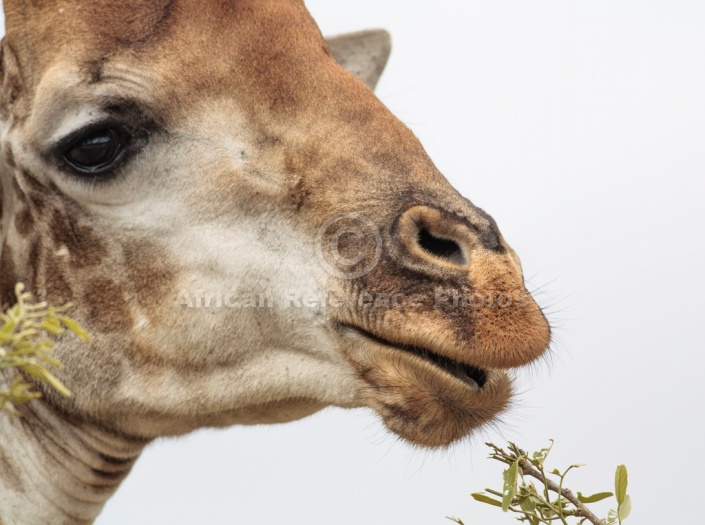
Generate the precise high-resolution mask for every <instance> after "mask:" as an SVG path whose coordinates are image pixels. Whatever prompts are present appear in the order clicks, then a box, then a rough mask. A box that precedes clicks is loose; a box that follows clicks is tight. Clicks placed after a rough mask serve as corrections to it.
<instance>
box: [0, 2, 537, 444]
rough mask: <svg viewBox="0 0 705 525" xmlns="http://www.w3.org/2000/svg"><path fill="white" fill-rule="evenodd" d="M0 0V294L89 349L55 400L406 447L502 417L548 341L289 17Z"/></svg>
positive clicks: (241, 8)
mask: <svg viewBox="0 0 705 525" xmlns="http://www.w3.org/2000/svg"><path fill="white" fill-rule="evenodd" d="M4 4H5V10H6V19H7V35H6V37H5V39H4V41H3V44H2V84H3V85H2V92H1V94H0V97H1V100H0V120H1V122H0V132H1V145H2V153H1V159H0V162H1V166H0V183H1V184H0V193H1V197H2V201H1V202H2V230H1V233H0V242H1V244H0V250H1V259H0V292H2V299H3V303H8V302H10V301H11V299H12V297H11V291H12V289H13V286H14V284H15V282H16V281H23V282H25V283H26V284H27V286H28V288H29V289H30V290H31V291H32V292H34V293H35V294H36V295H37V296H39V297H40V298H42V299H45V300H47V301H50V302H51V303H53V304H62V303H64V302H67V301H72V302H73V303H75V305H76V307H75V309H74V311H73V315H74V317H76V318H77V319H78V320H79V321H80V322H81V323H82V324H83V325H85V327H86V328H87V329H88V331H89V332H90V333H91V334H92V336H93V340H92V343H91V344H90V345H78V344H73V343H72V342H71V341H68V340H66V341H61V342H60V344H59V345H58V350H57V351H58V356H59V358H60V359H61V360H62V361H63V362H64V364H65V367H64V369H63V370H62V371H61V373H60V377H61V379H62V380H63V381H64V382H65V383H66V384H67V385H68V387H69V388H70V389H71V390H72V391H73V392H74V396H73V397H72V398H70V399H59V398H58V397H54V396H52V394H51V393H50V392H47V400H48V402H49V403H52V404H54V406H56V407H57V408H59V409H60V410H61V411H62V413H65V414H67V417H71V418H73V419H75V420H79V421H85V422H93V423H96V424H98V425H100V426H101V427H103V428H108V429H114V430H115V431H118V432H121V433H122V434H125V435H133V436H139V437H145V438H152V437H156V436H160V435H167V434H172V435H173V434H180V433H184V432H188V431H190V430H192V429H195V428H198V427H201V426H224V425H230V424H236V423H269V422H280V421H288V420H292V419H296V418H299V417H303V416H305V415H307V414H310V413H312V412H314V411H316V410H319V409H320V408H322V407H324V406H328V405H335V406H342V407H357V406H369V407H371V408H373V409H374V410H375V411H376V412H377V413H378V414H379V415H380V416H381V417H382V419H383V421H384V423H385V424H386V425H387V426H388V428H389V429H391V430H392V431H393V432H395V433H396V434H398V435H400V436H401V437H403V438H405V439H406V440H408V441H410V442H413V443H416V444H420V445H424V446H442V445H446V444H448V443H451V442H453V441H455V440H457V439H459V438H462V437H463V436H465V435H467V434H468V433H470V432H471V431H472V430H473V429H475V428H477V427H479V426H481V425H483V424H484V423H486V422H488V421H490V420H492V419H493V418H494V417H495V416H496V415H497V414H498V413H499V412H501V411H502V410H503V409H505V408H506V407H507V404H508V401H509V398H510V394H511V382H510V380H509V379H508V376H507V374H506V370H507V369H511V368H514V367H518V366H521V365H524V364H526V363H529V362H531V361H533V360H535V359H536V358H537V357H539V356H540V355H541V354H542V352H544V350H545V349H546V347H547V346H548V343H549V328H548V325H547V323H546V321H545V319H544V316H543V315H542V313H541V310H540V309H539V307H538V306H537V305H536V303H535V302H534V301H533V299H532V298H531V297H530V296H529V294H528V293H527V292H526V290H525V288H524V284H523V277H522V272H521V267H520V263H519V259H518V258H517V256H516V254H515V253H514V252H513V251H512V249H511V248H510V247H509V245H508V244H507V243H506V242H505V240H504V239H503V237H502V235H501V234H500V232H499V230H498V228H497V225H496V224H495V222H494V221H493V220H492V218H491V217H490V216H489V215H487V214H486V213H485V212H483V211H482V210H481V209H479V208H477V207H476V206H474V205H473V204H472V203H471V202H470V201H468V200H467V199H465V198H463V197H462V196H461V195H460V194H458V192H457V191H455V190H454V189H453V188H452V187H451V186H450V184H449V183H448V182H447V181H446V180H445V178H444V177H443V175H442V174H441V173H439V171H438V170H437V169H436V168H435V166H434V165H433V163H432V162H431V160H430V159H429V158H428V156H427V155H426V153H425V152H424V150H423V148H422V146H421V145H420V144H419V142H418V141H417V139H416V138H415V137H414V135H413V134H412V133H411V132H410V131H409V130H408V129H407V128H406V127H405V126H404V125H403V124H402V123H400V122H399V121H398V120H397V119H396V118H395V117H394V116H393V115H392V114H391V113H390V112H389V111H388V110H387V109H386V108H385V106H384V105H383V104H382V103H381V102H380V101H379V100H378V99H377V98H376V97H375V96H374V94H373V93H372V91H371V90H370V89H369V87H368V86H367V85H365V84H364V83H363V82H361V81H360V80H358V79H356V78H355V77H354V76H353V75H352V74H350V73H349V72H348V71H346V70H345V69H344V68H343V67H341V66H340V65H339V64H338V63H336V61H335V60H334V58H333V57H332V56H331V49H333V50H334V51H335V47H334V46H331V47H328V46H327V45H326V42H325V41H324V39H323V38H322V37H321V34H320V32H319V30H318V28H317V27H316V25H315V23H314V22H313V20H312V19H311V18H310V16H309V14H308V12H307V11H306V9H305V7H304V5H303V1H301V0H237V1H236V0H232V1H227V2H216V1H213V0H211V1H208V0H158V1H155V0H131V1H129V2H114V1H107V0H91V1H90V2H89V1H85V2H83V1H78V2H77V1H67V0H66V1H64V0H47V1H45V2H30V1H26V0H6V1H5V2H4ZM341 53H343V54H344V51H341ZM372 78H374V74H373V75H372Z"/></svg>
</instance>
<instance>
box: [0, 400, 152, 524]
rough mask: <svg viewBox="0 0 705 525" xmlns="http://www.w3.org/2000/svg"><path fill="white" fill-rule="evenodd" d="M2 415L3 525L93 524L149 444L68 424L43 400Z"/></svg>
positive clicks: (0, 508) (0, 488)
mask: <svg viewBox="0 0 705 525" xmlns="http://www.w3.org/2000/svg"><path fill="white" fill-rule="evenodd" d="M17 408H18V411H19V415H8V414H0V524H4V525H10V524H20V523H21V524H25V525H34V524H40V523H52V524H57V525H59V524H67V525H68V524H72V525H73V524H78V523H81V524H84V523H93V521H94V520H95V518H96V517H97V516H98V514H99V513H100V511H101V509H102V508H103V506H104V504H105V502H106V501H107V500H108V498H109V497H110V496H111V495H112V494H113V493H114V492H115V490H117V488H118V485H119V484H120V482H122V480H123V479H124V478H125V477H126V476H127V474H128V473H129V471H130V469H131V467H132V465H133V464H134V462H135V460H136V459H137V457H138V456H139V454H140V453H141V451H142V450H143V449H144V447H145V445H146V441H138V440H131V439H126V438H123V437H119V436H116V435H114V434H111V433H109V432H107V431H104V430H101V429H98V428H96V427H93V426H90V425H87V424H77V423H69V422H67V421H66V420H65V418H62V417H61V416H60V415H59V414H58V413H57V412H56V411H54V410H53V409H52V408H51V407H49V406H48V405H47V404H45V403H43V402H42V401H41V400H38V401H33V402H31V403H28V404H25V405H21V406H19V407H17Z"/></svg>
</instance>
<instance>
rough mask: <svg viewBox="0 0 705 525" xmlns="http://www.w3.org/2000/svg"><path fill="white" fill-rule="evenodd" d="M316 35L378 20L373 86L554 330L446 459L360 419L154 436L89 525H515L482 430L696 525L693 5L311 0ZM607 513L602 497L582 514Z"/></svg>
mask: <svg viewBox="0 0 705 525" xmlns="http://www.w3.org/2000/svg"><path fill="white" fill-rule="evenodd" d="M307 5H308V7H309V8H310V10H311V11H312V13H313V15H314V17H315V18H316V19H317V21H318V23H319V25H320V26H321V28H322V30H323V32H324V33H325V34H335V33H340V32H346V31H352V30H357V29H363V28H369V27H384V28H387V29H388V30H390V31H391V33H392V35H393V39H394V49H393V54H392V58H391V61H390V64H389V67H388V69H387V72H386V73H385V75H384V76H383V79H382V81H381V83H380V85H379V87H378V95H379V96H380V98H381V99H382V101H383V102H385V103H386V104H387V105H388V106H389V107H390V108H391V109H392V111H393V112H395V113H396V114H397V115H398V116H399V117H400V118H401V120H403V121H404V122H405V123H406V124H408V125H409V126H410V127H411V128H412V129H413V130H414V131H415V132H416V133H417V135H418V136H419V137H420V138H421V140H422V142H423V143H424V144H425V146H426V148H427V150H428V151H429V153H430V154H431V157H432V158H433V159H434V160H435V162H436V163H437V165H438V166H439V168H440V169H441V170H442V171H443V172H444V173H445V174H446V176H447V178H448V179H449V180H450V181H451V183H452V184H453V185H455V186H456V187H457V188H459V189H460V190H461V192H462V193H463V194H464V195H465V196H467V197H469V198H470V199H471V200H472V201H473V202H474V203H475V204H477V205H479V206H480V207H482V208H484V209H486V210H487V211H488V212H489V213H491V214H492V215H493V216H494V218H495V219H496V220H497V222H498V223H499V225H500V228H501V229H502V231H503V233H504V235H505V237H506V238H507V239H508V240H509V242H510V243H511V244H512V245H513V247H514V248H515V249H516V250H517V252H518V253H519V255H520V256H521V258H522V261H523V264H524V269H525V273H526V276H527V278H528V280H529V283H530V286H531V288H532V289H534V290H538V293H537V298H538V299H539V301H540V302H541V303H542V304H543V305H544V306H545V307H546V309H547V311H548V315H549V317H550V319H551V320H552V322H553V325H554V327H555V335H556V337H555V343H554V345H553V355H552V357H551V359H550V362H549V363H547V364H543V365H540V366H538V367H536V368H534V369H533V370H531V371H530V372H528V373H524V374H521V380H520V384H521V388H520V389H521V394H520V397H519V398H518V400H517V402H516V405H515V407H514V409H513V410H512V411H511V412H510V413H509V414H507V415H506V417H505V418H504V420H503V423H502V424H500V425H498V428H495V429H489V430H487V431H486V432H485V433H484V434H481V435H478V436H476V437H475V438H474V439H472V440H470V441H468V442H465V443H461V444H459V445H457V446H455V447H454V448H452V449H451V450H449V451H447V452H444V453H429V452H425V451H419V450H414V449H412V448H410V447H408V446H406V445H405V444H403V443H401V442H399V441H398V440H397V439H396V438H394V437H392V436H389V435H388V434H387V433H386V432H385V431H384V429H383V427H382V426H381V425H380V424H379V423H378V422H377V418H376V417H375V416H374V415H373V414H371V413H370V412H369V411H365V410H360V411H350V412H346V411H342V410H332V409H331V410H326V411H324V412H322V413H320V414H318V415H315V416H313V417H311V418H309V419H306V420H304V421H300V422H296V423H292V424H288V425H283V426H279V427H260V428H232V429H230V430H227V431H201V432H198V433H196V434H194V435H191V436H189V437H187V438H183V439H178V440H164V441H160V442H158V443H156V444H154V445H153V446H151V447H150V448H149V449H148V451H147V452H146V453H145V454H144V456H143V457H142V458H141V459H140V461H139V462H138V464H137V466H136V467H135V469H134V471H133V473H132V475H131V476H130V478H129V479H128V481H127V482H126V483H125V484H124V485H123V486H122V487H121V488H120V490H119V492H118V493H117V495H116V496H115V497H114V498H113V499H112V500H111V501H110V502H109V503H108V505H107V507H106V509H105V512H104V514H103V515H102V517H101V518H100V519H99V521H98V523H99V524H100V525H123V524H134V525H141V524H145V525H160V524H168V525H172V524H265V523H266V524H273V523H286V524H292V523H301V524H304V523H305V524H333V523H334V524H336V525H347V524H360V523H370V524H383V523H393V524H404V525H433V524H438V525H441V524H444V523H450V522H447V521H445V520H444V516H446V515H457V516H460V517H462V518H463V519H464V520H465V522H466V524H467V525H472V524H482V525H492V524H498V525H501V524H509V523H513V522H514V521H513V519H512V517H511V516H503V515H501V511H499V510H498V509H495V508H489V507H488V508H485V506H484V505H481V504H479V503H475V502H473V501H472V500H471V499H470V497H469V493H470V492H471V491H476V490H481V489H483V488H484V487H487V486H494V487H497V486H499V485H501V480H500V471H501V467H500V466H499V465H498V464H494V463H493V462H490V461H489V460H487V459H485V456H486V452H487V451H486V449H485V447H484V446H483V445H482V442H483V441H484V440H487V439H491V440H494V441H497V442H504V440H506V439H512V440H518V441H519V442H520V443H521V444H523V445H525V446H527V447H532V448H540V447H542V446H544V445H546V443H547V440H548V439H549V438H555V439H556V440H557V444H556V447H555V451H554V453H553V456H552V459H553V462H554V463H555V466H561V467H563V466H567V465H568V464H570V463H574V462H580V463H587V464H588V466H587V467H584V468H583V469H581V470H579V471H578V472H576V473H575V475H573V477H572V479H571V478H569V483H568V484H569V485H574V486H575V487H576V488H577V489H579V490H582V491H584V492H591V491H598V490H611V487H612V483H613V474H614V468H615V466H616V465H617V464H618V463H625V464H626V465H627V466H628V468H629V473H630V491H629V492H630V493H631V495H632V501H633V506H634V511H633V514H632V517H631V518H630V520H629V521H627V523H630V522H631V523H634V524H635V525H637V524H641V525H649V524H689V523H695V522H696V520H697V518H696V517H695V511H694V510H688V507H689V505H692V506H693V507H696V506H697V505H699V504H700V502H701V499H702V496H701V495H702V490H701V489H700V488H699V483H701V473H702V470H703V467H705V461H704V460H703V453H702V444H703V438H704V434H705V431H704V430H703V419H704V418H703V412H704V411H703V408H704V407H703V404H704V403H703V395H704V394H705V387H704V386H703V381H702V377H703V374H704V373H705V357H704V355H703V354H704V350H705V347H704V345H703V338H702V333H703V329H704V328H705V278H704V277H703V268H705V240H704V239H705V212H704V211H703V203H705V3H703V2H700V1H697V0H693V1H690V2H688V1H670V2H666V1H661V2H658V1H649V0H639V1H636V0H634V1H614V0H590V1H584V0H581V1H573V0H571V1H568V0H555V1H512V2H510V1H502V0H492V1H490V0H484V1H481V2H478V1H462V2H461V1H459V0H435V1H434V2H430V1H425V2H420V1H411V0H407V1H404V2H401V1H397V2H392V1H380V0H374V1H373V0H357V1H355V2H352V1H350V2H331V1H330V0H315V1H309V2H307ZM598 509H600V511H601V512H602V511H603V510H604V514H605V515H606V508H604V509H603V508H602V507H599V506H598Z"/></svg>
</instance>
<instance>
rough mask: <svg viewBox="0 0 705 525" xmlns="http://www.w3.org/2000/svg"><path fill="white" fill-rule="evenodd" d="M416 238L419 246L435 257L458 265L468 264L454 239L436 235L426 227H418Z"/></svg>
mask: <svg viewBox="0 0 705 525" xmlns="http://www.w3.org/2000/svg"><path fill="white" fill-rule="evenodd" d="M417 240H418V243H419V246H421V248H423V249H424V250H425V251H426V252H427V253H429V254H431V255H433V256H435V257H438V258H440V259H444V260H446V261H449V262H452V263H453V264H457V265H460V266H466V265H467V264H468V261H467V259H466V257H465V254H464V253H463V250H462V249H461V248H460V245H459V244H458V243H457V242H455V241H452V240H450V239H444V238H442V237H437V236H435V235H434V234H432V233H431V232H430V231H429V230H427V229H426V228H419V234H418V239H417Z"/></svg>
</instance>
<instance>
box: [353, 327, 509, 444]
mask: <svg viewBox="0 0 705 525" xmlns="http://www.w3.org/2000/svg"><path fill="white" fill-rule="evenodd" d="M348 330H349V331H350V332H357V333H354V334H353V336H352V337H350V338H349V344H348V347H347V348H346V355H347V357H348V359H349V360H350V361H351V362H352V364H353V366H354V367H355V370H356V372H357V375H358V377H359V378H360V380H361V381H362V382H363V384H364V389H363V390H364V392H363V395H364V398H365V402H366V405H367V406H369V407H371V408H372V409H373V410H375V411H376V412H377V413H378V414H379V415H380V416H381V417H382V420H383V421H384V424H385V425H386V426H387V428H389V429H390V430H391V431H392V432H394V433H395V434H397V435H399V436H400V437H402V438H403V439H405V440H406V441H409V442H410V443H413V444H415V445H420V446H423V447H431V448H436V447H444V446H447V445H450V444H452V443H453V442H455V441H458V440H459V439H462V438H464V437H466V436H467V435H469V434H470V433H471V432H472V431H474V430H476V429H478V428H480V427H481V426H483V425H485V424H487V423H488V422H490V421H492V420H493V419H495V418H496V417H497V415H498V414H500V413H501V412H503V411H504V410H505V409H506V408H507V407H508V406H509V402H510V398H511V395H512V385H511V380H510V379H509V377H508V375H507V374H506V373H505V372H504V371H501V370H495V369H480V368H476V367H474V366H470V365H466V364H462V363H457V362H455V361H452V360H450V359H447V358H444V357H440V356H436V355H435V354H433V353H432V352H430V351H428V350H422V349H415V348H413V347H404V346H396V345H392V344H391V343H388V342H387V341H384V340H382V339H379V338H378V337H375V336H373V335H371V334H367V333H366V332H364V331H361V330H355V329H352V328H348Z"/></svg>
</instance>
